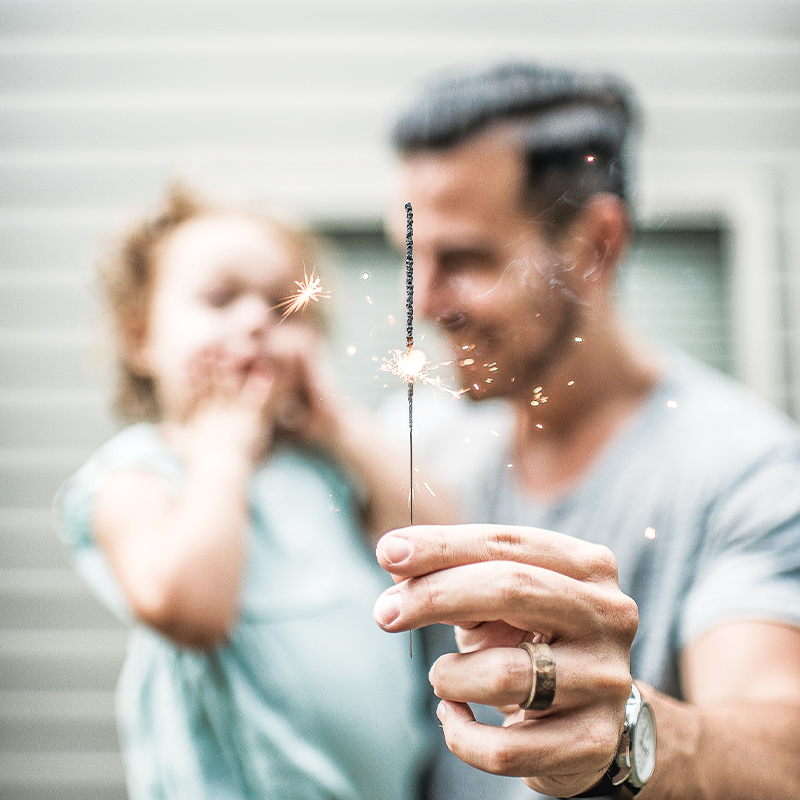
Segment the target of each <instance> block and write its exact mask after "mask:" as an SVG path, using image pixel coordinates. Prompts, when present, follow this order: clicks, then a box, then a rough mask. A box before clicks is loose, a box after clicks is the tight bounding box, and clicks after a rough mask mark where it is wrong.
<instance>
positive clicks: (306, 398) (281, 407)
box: [270, 325, 339, 449]
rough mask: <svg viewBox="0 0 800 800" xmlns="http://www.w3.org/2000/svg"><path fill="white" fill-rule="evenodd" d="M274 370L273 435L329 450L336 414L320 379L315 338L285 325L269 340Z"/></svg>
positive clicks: (326, 384) (326, 386)
mask: <svg viewBox="0 0 800 800" xmlns="http://www.w3.org/2000/svg"><path fill="white" fill-rule="evenodd" d="M270 353H271V355H272V358H273V359H274V364H275V370H276V373H277V374H276V384H277V385H276V390H275V395H276V401H275V404H274V406H273V410H274V423H275V431H276V433H277V434H282V435H284V436H286V437H287V438H290V439H294V440H298V441H301V442H305V443H307V444H312V445H316V446H319V447H323V448H326V449H329V446H330V442H331V439H332V438H333V437H334V436H335V434H336V431H337V423H338V419H339V410H338V408H337V406H336V404H335V403H334V402H333V397H332V394H331V391H330V388H329V386H330V383H331V382H330V381H329V380H326V379H325V377H324V375H323V369H322V364H321V360H320V357H319V340H318V337H317V336H316V334H315V333H314V332H313V331H312V330H310V329H308V328H305V327H303V326H300V325H284V326H281V327H280V328H278V329H277V330H276V331H274V332H273V334H272V336H271V338H270Z"/></svg>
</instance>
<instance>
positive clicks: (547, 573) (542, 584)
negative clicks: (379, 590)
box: [376, 525, 800, 800]
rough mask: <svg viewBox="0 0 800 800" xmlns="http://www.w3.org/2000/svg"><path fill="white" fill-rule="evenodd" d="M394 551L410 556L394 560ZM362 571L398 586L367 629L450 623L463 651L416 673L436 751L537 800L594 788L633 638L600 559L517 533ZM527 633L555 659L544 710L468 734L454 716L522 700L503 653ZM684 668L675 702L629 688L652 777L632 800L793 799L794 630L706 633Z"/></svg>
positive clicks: (446, 542)
mask: <svg viewBox="0 0 800 800" xmlns="http://www.w3.org/2000/svg"><path fill="white" fill-rule="evenodd" d="M400 540H405V541H406V542H407V543H408V544H409V545H410V552H409V554H408V555H407V556H406V557H405V558H403V559H401V558H399V557H398V554H400V553H401V551H402V548H401V546H400V544H399V541H400ZM378 558H379V560H380V562H381V564H382V565H383V566H384V568H386V569H388V570H389V571H390V572H391V573H392V574H393V575H394V577H395V580H397V581H398V585H397V586H396V587H394V588H393V589H390V590H388V591H387V592H386V593H384V595H383V596H382V597H381V598H380V599H379V602H378V604H376V619H377V620H378V622H379V623H380V624H381V625H382V627H384V628H385V629H386V630H390V631H400V630H406V629H408V628H413V627H418V626H421V625H425V624H430V623H432V622H444V623H450V624H455V625H457V626H460V628H459V629H458V630H457V633H458V635H459V646H460V647H461V649H462V651H463V650H468V651H470V652H462V653H461V654H449V655H447V656H443V657H442V658H441V659H439V661H437V663H436V664H435V665H434V667H433V669H432V670H431V683H432V684H433V687H434V691H435V692H436V694H437V696H439V697H441V698H443V702H442V704H441V705H440V708H439V716H440V721H441V723H442V727H443V730H444V734H445V739H446V741H447V744H448V746H449V747H450V749H451V750H452V751H453V752H454V753H455V754H456V755H457V756H459V757H460V758H461V759H462V760H464V761H466V762H467V763H468V764H471V765H473V766H476V767H478V768H479V769H483V770H485V771H487V772H493V773H496V774H502V775H516V776H520V777H523V778H524V779H525V781H526V783H528V784H529V785H530V786H531V787H533V788H535V789H537V790H538V791H540V792H543V793H545V794H552V795H555V796H570V795H574V794H577V793H578V792H581V791H583V790H584V789H587V788H589V787H590V786H592V785H594V783H596V782H597V781H598V780H599V778H600V777H601V776H602V774H603V772H604V771H605V769H606V767H607V766H608V765H609V764H610V762H611V760H612V758H613V756H614V752H615V750H616V747H617V744H618V742H619V737H620V735H621V730H622V721H623V717H624V713H623V708H624V704H625V698H626V697H627V692H628V690H629V689H630V679H631V676H630V674H629V669H630V667H629V658H630V644H631V641H632V638H633V632H634V631H635V606H634V607H633V609H631V606H632V605H633V603H632V601H631V600H630V599H629V598H626V597H625V595H624V594H623V593H622V592H621V591H620V590H619V587H618V585H617V584H616V568H615V565H614V564H613V558H612V559H609V553H608V551H607V550H606V549H605V548H602V547H597V546H595V545H591V544H588V543H586V542H582V541H580V540H576V539H572V538H570V537H566V536H562V535H560V534H554V533H551V532H548V531H540V530H537V529H532V528H513V527H504V526H495V525H464V526H454V527H450V528H438V527H430V528H425V527H423V526H418V527H414V528H412V529H405V530H403V531H401V532H396V533H395V534H390V536H388V537H386V538H385V539H383V540H382V541H381V542H380V543H379V546H378ZM632 615H633V616H632ZM632 620H633V624H632ZM532 633H540V634H544V635H545V637H546V639H547V640H548V641H549V643H550V645H551V647H552V649H553V652H554V654H555V659H556V666H557V676H558V688H557V691H556V697H555V702H554V703H553V706H552V707H551V708H550V709H548V710H547V711H539V712H531V711H527V712H520V711H518V712H516V715H515V716H511V717H509V719H508V723H507V726H506V727H504V728H493V727H490V726H485V725H481V724H480V723H478V722H476V721H475V720H474V717H473V715H472V713H471V711H470V709H469V707H468V706H467V705H466V703H467V702H478V703H483V704H487V705H495V706H498V707H506V708H509V707H511V706H513V705H514V704H518V703H520V702H522V701H524V700H525V699H526V698H527V695H528V693H529V691H530V685H531V684H530V682H531V667H530V659H529V657H528V656H527V654H526V653H525V652H524V651H521V650H519V649H518V648H517V647H516V645H517V644H518V643H519V642H520V641H522V640H523V639H525V638H530V635H531V634H532ZM684 663H685V668H684V671H685V681H686V691H687V696H688V697H689V699H690V702H688V703H680V702H677V701H675V700H672V699H670V698H668V697H666V696H664V695H661V694H659V693H658V692H655V691H654V690H652V689H650V688H649V687H647V686H640V688H641V689H642V693H643V694H644V695H645V697H646V699H648V700H649V701H650V702H651V705H652V706H653V709H654V711H655V714H656V726H657V730H658V752H657V762H656V763H657V766H656V772H655V774H654V776H653V778H652V780H651V781H650V783H648V785H647V786H646V787H645V789H644V790H643V791H642V792H641V795H640V796H641V798H642V800H656V798H681V799H682V800H693V799H694V798H698V800H711V799H712V798H720V800H723V798H724V800H737V799H741V800H744V799H745V798H747V799H748V800H752V798H758V799H759V800H762V798H776V800H777V799H778V798H780V800H786V798H800V767H798V761H800V759H798V753H800V629H798V628H794V627H791V626H788V625H786V626H781V625H772V624H768V623H757V622H750V623H740V624H736V625H726V626H723V627H719V628H717V629H715V630H713V631H711V632H710V633H708V634H706V635H705V636H704V637H702V638H701V639H700V640H699V641H698V642H697V643H695V644H694V645H692V646H691V647H690V648H689V649H688V650H687V651H686V654H685V659H684ZM626 687H627V688H626Z"/></svg>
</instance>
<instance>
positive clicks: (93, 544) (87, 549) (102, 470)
mask: <svg viewBox="0 0 800 800" xmlns="http://www.w3.org/2000/svg"><path fill="white" fill-rule="evenodd" d="M130 468H133V469H142V470H145V471H147V472H151V473H153V474H155V475H158V476H159V477H161V478H163V479H164V480H165V481H166V482H167V483H169V484H172V485H177V483H178V481H179V479H180V467H179V465H178V463H177V461H176V460H175V459H174V457H172V456H171V455H170V453H169V451H168V450H167V449H166V447H165V446H164V445H163V444H162V443H161V441H160V438H159V437H158V434H157V432H156V430H155V428H154V427H153V426H151V425H145V424H142V425H134V426H132V427H130V428H126V429H125V430H123V431H122V432H121V433H119V434H118V435H117V436H115V437H114V438H113V439H111V440H110V441H109V442H107V443H106V444H105V445H103V446H102V447H101V448H100V449H99V450H98V451H97V452H96V453H95V454H94V455H93V456H92V457H91V458H90V459H89V460H88V461H87V462H86V463H85V464H84V465H83V466H82V467H81V468H80V469H79V470H78V471H77V472H76V473H75V474H74V475H72V477H70V478H68V479H67V480H66V481H65V482H64V483H63V484H62V485H61V487H60V488H59V489H58V492H57V493H56V496H55V500H54V514H55V522H56V532H57V535H58V537H59V538H60V539H61V541H62V542H63V543H64V544H65V545H66V546H67V547H68V548H69V550H70V554H71V556H72V561H73V565H74V567H75V570H76V571H77V572H78V574H79V575H80V576H81V577H82V578H83V579H84V580H85V581H86V583H87V584H88V585H89V587H90V588H91V589H92V590H93V591H94V593H95V594H96V595H97V596H98V598H99V599H100V600H101V601H102V602H103V604H104V605H106V606H107V607H108V608H109V609H110V610H111V611H112V612H113V613H114V614H115V615H117V616H118V617H119V618H120V619H122V620H123V621H125V622H132V621H133V615H132V614H131V611H130V607H129V605H128V602H127V599H126V598H125V595H124V593H123V591H122V589H121V588H120V585H119V582H118V581H117V578H116V576H115V574H114V572H113V570H112V569H111V566H110V564H109V563H108V559H107V558H106V556H105V553H104V552H103V550H102V549H101V548H100V547H99V546H98V544H97V541H96V539H95V536H94V531H93V530H92V513H93V504H94V500H95V498H96V497H97V494H98V492H100V491H101V490H102V488H103V487H104V486H105V484H106V482H107V481H108V479H109V478H110V477H111V475H112V474H113V473H114V472H115V471H116V470H119V469H130Z"/></svg>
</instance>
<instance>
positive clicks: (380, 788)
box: [57, 190, 427, 800]
mask: <svg viewBox="0 0 800 800" xmlns="http://www.w3.org/2000/svg"><path fill="white" fill-rule="evenodd" d="M311 266H313V261H311V260H310V255H309V252H308V250H307V247H306V243H305V242H304V240H303V239H302V238H300V237H299V236H298V235H297V234H296V233H293V232H292V231H291V230H289V229H288V228H286V227H284V226H283V225H281V224H278V222H276V221H274V220H272V219H267V218H265V217H264V216H263V215H260V214H258V213H256V212H253V211H248V210H242V209H238V208H226V207H216V206H212V205H209V204H206V203H204V202H201V201H200V200H199V199H197V198H196V197H194V196H192V195H191V194H189V193H187V192H186V191H184V190H173V191H172V192H171V193H170V194H169V196H168V197H167V199H166V203H165V206H164V208H163V210H162V211H161V212H160V213H159V214H158V215H157V216H155V217H154V218H151V219H148V220H145V221H144V222H142V223H141V224H140V225H139V226H138V227H137V228H135V229H134V230H132V231H131V232H129V233H128V235H127V236H126V237H125V238H124V239H123V240H122V242H121V244H120V246H119V248H118V249H117V251H116V252H115V254H114V256H113V257H112V258H110V259H109V260H108V262H107V263H106V264H105V265H104V268H103V270H102V272H101V277H102V282H103V285H104V289H105V294H106V299H107V302H108V306H109V309H110V311H111V316H112V321H113V324H114V328H115V331H116V334H117V343H118V367H119V377H120V379H119V387H118V393H117V407H118V410H119V411H120V412H121V413H122V415H123V416H124V418H125V419H126V420H128V421H131V422H135V423H136V424H133V425H131V426H130V427H128V428H126V429H124V430H123V431H122V432H121V433H119V434H118V435H117V436H115V437H114V438H113V439H112V440H111V441H109V442H108V443H106V444H105V445H104V446H103V447H101V448H100V450H99V451H98V452H97V453H96V454H95V455H94V456H93V457H92V458H91V459H90V460H89V462H88V463H87V464H86V465H85V466H84V467H83V468H82V469H81V470H80V471H79V472H78V473H77V474H76V475H74V476H73V477H72V478H71V479H70V480H69V481H67V483H66V484H65V485H64V486H63V487H62V489H61V490H60V492H59V496H58V498H57V512H58V516H59V520H60V529H61V533H62V536H63V538H64V539H65V540H66V542H67V543H68V544H69V545H70V546H71V548H72V550H73V553H74V559H75V564H76V567H77V569H78V570H79V571H80V572H81V573H82V574H83V576H84V577H85V578H86V580H87V581H88V582H89V583H90V585H91V586H92V587H93V589H94V590H95V591H96V592H97V594H98V595H99V596H100V597H101V598H102V599H103V600H104V601H105V602H106V604H107V605H109V606H110V607H111V608H112V609H113V610H114V611H116V612H117V613H118V614H119V615H120V616H122V617H123V618H124V619H128V620H131V621H133V622H134V623H135V625H134V628H133V631H132V634H131V638H130V647H129V652H128V655H127V658H126V661H125V665H124V668H123V671H122V675H121V677H120V681H119V685H118V691H117V710H118V717H119V724H120V736H121V742H122V749H123V754H124V758H125V761H126V769H127V775H128V789H129V793H130V797H131V798H132V800H145V799H147V800H155V798H159V799H160V798H168V799H169V800H172V799H173V798H186V800H203V799H204V798H209V799H210V798H213V799H214V800H219V798H237V799H238V798H260V799H261V800H263V799H264V798H280V800H289V799H290V798H303V800H313V798H327V799H330V798H347V799H348V800H350V799H352V800H359V799H361V798H374V799H375V800H392V798H397V800H400V799H401V798H403V800H405V799H406V798H411V797H413V796H414V794H415V791H416V789H417V782H418V778H419V771H420V769H421V767H422V766H423V764H424V757H425V752H426V744H427V731H426V729H425V727H424V723H423V721H422V720H423V716H424V709H423V708H422V703H421V699H420V696H419V695H418V689H417V686H418V678H419V676H416V675H415V670H416V669H417V668H418V667H419V666H421V663H420V660H419V659H417V660H414V661H412V660H410V659H409V652H408V651H409V643H408V639H407V638H406V637H392V636H387V635H386V634H385V633H383V632H382V631H380V629H378V627H377V626H376V625H375V623H374V621H373V619H372V606H373V603H374V601H375V598H376V597H377V596H378V595H379V594H380V592H381V591H382V590H383V588H385V584H384V578H383V575H382V571H381V570H380V569H379V568H378V566H377V564H375V562H374V556H373V555H372V552H371V550H370V549H369V548H367V547H364V543H363V541H362V540H361V539H360V531H362V530H363V525H362V522H364V521H366V525H367V531H368V533H370V534H373V535H375V536H377V535H379V534H380V533H382V532H383V531H385V530H386V529H388V528H390V527H397V526H402V525H404V524H407V521H408V503H407V496H406V493H407V491H408V487H407V482H406V484H405V485H404V475H405V467H404V466H403V464H404V463H407V461H405V460H404V458H403V456H402V454H398V458H393V457H392V455H391V454H389V453H387V452H386V450H385V449H384V448H383V447H382V446H381V445H379V443H378V442H377V440H376V439H375V438H374V437H373V433H372V431H371V430H370V429H369V428H368V426H367V425H366V424H365V420H364V419H362V418H360V417H354V416H352V415H350V414H344V413H341V412H340V411H339V410H337V409H336V408H335V407H334V406H333V405H332V403H331V401H330V399H329V395H328V393H326V391H325V390H324V389H323V388H322V386H321V383H320V380H319V377H318V365H317V360H316V354H315V350H316V345H317V339H318V336H317V330H316V327H315V324H313V320H314V317H313V316H312V314H313V312H314V310H315V308H307V309H306V310H305V311H298V312H296V313H293V314H290V315H288V316H287V317H286V319H285V320H283V321H282V320H281V314H282V309H281V308H280V303H281V301H282V300H284V299H285V298H287V296H290V295H291V294H292V292H293V291H295V290H296V289H297V286H296V284H295V281H297V280H302V279H303V276H304V269H309V270H310V267H311ZM310 305H311V306H314V304H313V303H311V304H310ZM354 478H355V479H357V480H358V483H357V484H354V483H353V482H352V480H353V479H354ZM353 486H355V487H356V488H355V489H354V488H352V487H353ZM415 514H416V515H417V516H420V515H422V516H423V517H424V514H425V510H424V508H420V507H418V508H415Z"/></svg>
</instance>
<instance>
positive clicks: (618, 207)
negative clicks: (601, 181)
mask: <svg viewBox="0 0 800 800" xmlns="http://www.w3.org/2000/svg"><path fill="white" fill-rule="evenodd" d="M574 235H575V240H576V243H577V247H578V252H577V253H576V255H578V257H579V263H580V266H581V273H582V276H583V278H584V279H585V280H588V281H593V282H601V283H603V284H605V285H608V286H612V285H613V283H614V281H615V279H616V275H617V269H618V267H619V264H620V262H621V261H622V259H623V257H624V256H625V252H626V250H627V248H628V242H629V241H630V217H629V216H628V209H627V207H626V206H625V203H623V202H622V200H620V198H619V197H617V196H616V195H614V194H611V193H609V192H602V193H600V194H596V195H594V196H593V197H592V198H591V199H590V200H589V202H588V203H587V204H586V206H585V208H584V209H583V211H582V213H581V214H580V216H579V217H578V219H577V220H576V221H575V230H574Z"/></svg>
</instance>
